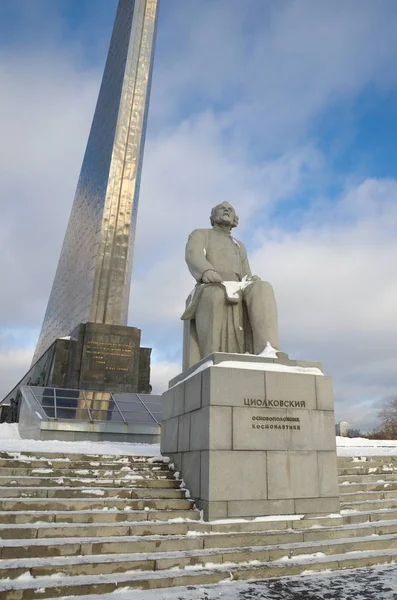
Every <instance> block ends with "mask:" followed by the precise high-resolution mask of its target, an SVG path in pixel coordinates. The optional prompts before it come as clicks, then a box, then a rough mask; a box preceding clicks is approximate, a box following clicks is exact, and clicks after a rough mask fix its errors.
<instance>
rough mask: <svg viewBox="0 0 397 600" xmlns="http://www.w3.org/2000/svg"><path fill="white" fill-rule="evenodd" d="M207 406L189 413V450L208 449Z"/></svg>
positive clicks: (208, 414)
mask: <svg viewBox="0 0 397 600" xmlns="http://www.w3.org/2000/svg"><path fill="white" fill-rule="evenodd" d="M209 417H210V409H209V406H205V407H204V408H200V409H199V410H194V411H193V412H192V413H190V424H191V426H190V450H208V449H209V436H210V424H209Z"/></svg>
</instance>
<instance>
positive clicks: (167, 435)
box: [160, 417, 178, 456]
mask: <svg viewBox="0 0 397 600" xmlns="http://www.w3.org/2000/svg"><path fill="white" fill-rule="evenodd" d="M160 451H161V454H164V455H165V456H168V453H169V452H177V451H178V417H173V418H172V419H168V420H167V421H165V422H164V423H163V425H162V428H161V442H160Z"/></svg>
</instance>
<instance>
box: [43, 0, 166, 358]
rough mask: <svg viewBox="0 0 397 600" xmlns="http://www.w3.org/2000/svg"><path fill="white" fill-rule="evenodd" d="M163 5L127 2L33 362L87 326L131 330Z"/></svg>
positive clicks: (123, 2)
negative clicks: (135, 251)
mask: <svg viewBox="0 0 397 600" xmlns="http://www.w3.org/2000/svg"><path fill="white" fill-rule="evenodd" d="M158 2H159V0H119V5H118V9H117V15H116V20H115V24H114V28H113V33H112V38H111V42H110V47H109V53H108V56H107V61H106V66H105V72H104V75H103V80H102V84H101V88H100V92H99V97H98V102H97V105H96V109H95V114H94V119H93V123H92V127H91V132H90V135H89V139H88V144H87V149H86V152H85V156H84V160H83V165H82V169H81V173H80V178H79V181H78V185H77V191H76V195H75V199H74V203H73V207H72V212H71V215H70V219H69V224H68V228H67V231H66V235H65V240H64V243H63V247H62V251H61V256H60V259H59V263H58V268H57V271H56V275H55V279H54V283H53V286H52V290H51V295H50V298H49V301H48V306H47V310H46V313H45V317H44V322H43V326H42V330H41V333H40V337H39V341H38V344H37V347H36V350H35V354H34V358H33V363H34V362H36V361H37V360H38V359H39V358H40V356H41V355H42V354H43V353H44V352H45V351H46V350H47V349H48V348H49V347H50V345H51V344H52V343H53V342H54V341H55V340H56V339H57V338H60V337H63V336H68V335H70V333H71V332H72V331H73V330H74V329H75V328H76V327H77V326H78V325H79V324H80V323H96V324H106V325H126V324H127V312H128V300H129V293H130V280H131V270H132V255H133V247H134V237H135V226H136V217H137V209H138V197H139V183H140V175H141V167H142V156H143V148H144V142H145V129H146V118H147V111H148V103H149V94H150V84H151V75H152V67H153V54H154V44H155V34H156V23H157V13H158Z"/></svg>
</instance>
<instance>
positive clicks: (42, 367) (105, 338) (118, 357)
mask: <svg viewBox="0 0 397 600" xmlns="http://www.w3.org/2000/svg"><path fill="white" fill-rule="evenodd" d="M140 340H141V330H140V329H137V328H136V327H126V326H121V325H103V324H100V323H81V324H80V325H79V326H78V327H77V328H76V329H75V330H74V331H73V332H72V333H71V335H70V336H67V337H65V338H60V339H57V340H55V342H54V343H53V344H52V345H51V346H50V347H49V348H48V350H47V351H46V352H45V353H44V354H43V355H42V356H41V357H40V358H39V360H38V361H37V362H36V363H35V364H34V365H33V366H32V367H31V368H30V369H29V371H28V372H27V373H26V375H25V376H24V377H23V378H22V379H21V381H19V382H18V384H17V385H16V386H15V387H14V388H13V390H11V392H10V393H9V394H7V396H6V397H5V398H4V399H3V400H2V403H4V404H10V401H11V399H12V400H13V403H15V401H16V400H17V401H18V398H19V396H20V393H19V389H20V387H21V386H22V385H32V386H41V387H43V386H48V387H57V388H68V389H82V390H92V391H111V392H115V393H123V392H125V393H138V394H139V393H141V394H150V392H151V385H150V354H151V348H141V347H140Z"/></svg>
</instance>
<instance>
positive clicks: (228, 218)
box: [210, 202, 238, 228]
mask: <svg viewBox="0 0 397 600" xmlns="http://www.w3.org/2000/svg"><path fill="white" fill-rule="evenodd" d="M210 221H211V225H212V226H214V225H228V226H229V227H230V228H232V227H237V225H238V216H237V215H236V211H235V210H234V208H233V206H232V205H231V204H229V202H221V204H217V205H216V206H214V208H213V209H212V210H211V216H210Z"/></svg>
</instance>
